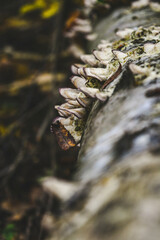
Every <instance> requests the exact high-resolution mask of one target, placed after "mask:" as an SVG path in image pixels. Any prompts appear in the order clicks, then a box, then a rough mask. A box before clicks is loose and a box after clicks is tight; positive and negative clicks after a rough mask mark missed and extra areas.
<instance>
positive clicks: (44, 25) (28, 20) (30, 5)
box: [0, 0, 85, 240]
mask: <svg viewBox="0 0 160 240" xmlns="http://www.w3.org/2000/svg"><path fill="white" fill-rule="evenodd" d="M82 5H83V1H78V0H67V1H63V0H61V1H60V0H14V1H10V0H2V1H1V4H0V23H1V24H0V239H1V240H2V239H3V240H13V239H14V240H15V239H27V240H31V239H34V240H35V239H45V236H46V234H47V231H45V229H43V228H42V227H41V220H42V217H43V215H44V213H45V212H47V211H51V212H54V214H55V215H56V214H57V215H58V214H59V213H58V211H59V208H58V202H57V200H56V199H51V198H50V197H49V196H48V195H47V194H46V193H45V192H44V191H43V189H42V188H41V184H40V181H41V179H42V178H43V177H45V176H56V177H58V178H63V179H71V178H72V173H73V171H74V168H75V163H76V157H77V149H76V148H74V149H71V150H69V151H67V152H63V151H61V149H60V148H59V146H58V145H57V142H56V140H55V137H54V136H53V135H52V134H51V133H50V125H51V122H52V119H53V118H54V117H56V116H57V115H58V114H57V113H56V112H55V110H54V108H53V106H54V105H55V104H58V103H62V101H63V100H62V98H61V97H60V96H59V92H58V89H59V88H60V87H62V86H63V87H64V86H69V84H70V83H69V76H71V72H70V65H71V64H72V63H73V62H75V57H76V56H78V54H77V55H76V56H73V54H72V53H73V51H74V49H75V48H74V46H73V43H72V40H70V39H67V38H66V37H65V35H66V32H67V31H68V29H69V28H70V27H71V26H72V22H73V21H74V18H75V17H77V16H78V15H79V11H80V9H81V7H82ZM80 41H81V40H80ZM80 44H83V45H85V42H83V43H82V42H81V43H80ZM77 49H78V48H77ZM78 51H80V52H82V50H80V49H79V50H76V51H75V52H76V53H77V52H78Z"/></svg>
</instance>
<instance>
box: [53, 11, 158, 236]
mask: <svg viewBox="0 0 160 240" xmlns="http://www.w3.org/2000/svg"><path fill="white" fill-rule="evenodd" d="M159 19H160V16H159V14H158V13H155V12H153V11H151V10H150V9H149V8H145V9H141V10H137V11H135V12H130V13H129V12H127V11H126V9H118V10H116V11H115V12H113V13H112V14H111V15H110V16H109V17H107V18H106V19H103V20H102V21H101V22H100V23H99V24H98V25H97V26H96V27H95V31H96V32H97V33H98V34H99V39H98V41H99V40H100V39H110V40H111V39H115V30H116V29H117V28H119V29H123V28H125V27H137V26H141V25H143V26H151V25H153V24H158V23H159ZM95 45H97V42H94V43H93V44H92V45H90V49H93V48H94V47H95ZM149 61H150V60H149ZM151 61H152V62H153V61H155V63H156V64H157V65H156V68H157V70H158V68H159V67H160V57H159V56H158V57H157V58H156V59H152V60H151ZM159 89H160V88H159V79H155V81H153V82H152V84H150V85H149V86H145V85H143V84H142V85H141V86H135V84H134V77H133V74H132V73H131V71H129V69H128V66H126V67H125V68H124V69H123V71H122V73H121V75H120V77H119V82H118V84H117V86H116V90H115V92H114V94H113V95H112V96H111V97H110V99H109V100H107V101H106V102H105V103H103V104H102V103H101V102H100V101H98V100H97V101H96V102H95V103H93V106H92V109H91V112H90V115H89V117H88V120H87V124H86V127H85V132H84V136H83V140H82V144H81V148H80V153H79V158H78V167H77V172H76V174H75V178H74V180H75V182H76V184H77V191H76V192H75V193H74V194H72V197H69V200H68V199H67V200H66V199H65V201H64V202H63V204H62V207H63V208H62V216H61V217H60V221H59V223H56V225H55V226H56V227H55V229H54V231H53V233H52V234H51V237H50V239H65V240H72V239H74V240H75V239H76V240H81V239H85V240H87V239H88V240H89V239H94V240H98V239H107V240H116V239H119V240H132V239H136V240H144V239H145V240H150V239H152V240H158V239H160V229H159V222H160V202H159V197H160V113H159V109H160V108H159V107H160V97H159V96H160V90H159Z"/></svg>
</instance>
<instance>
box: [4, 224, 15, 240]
mask: <svg viewBox="0 0 160 240" xmlns="http://www.w3.org/2000/svg"><path fill="white" fill-rule="evenodd" d="M15 235H16V230H15V225H14V224H11V223H9V224H8V225H7V226H6V227H5V229H4V230H3V233H2V236H3V238H4V240H13V239H14V238H15Z"/></svg>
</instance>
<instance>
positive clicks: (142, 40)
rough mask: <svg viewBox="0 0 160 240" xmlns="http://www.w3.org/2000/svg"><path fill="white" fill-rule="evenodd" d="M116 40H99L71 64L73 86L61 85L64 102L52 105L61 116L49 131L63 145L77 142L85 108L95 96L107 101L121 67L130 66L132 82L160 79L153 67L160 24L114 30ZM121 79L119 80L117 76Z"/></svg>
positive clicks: (158, 49) (159, 51)
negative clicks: (62, 86)
mask: <svg viewBox="0 0 160 240" xmlns="http://www.w3.org/2000/svg"><path fill="white" fill-rule="evenodd" d="M117 35H118V36H119V37H120V39H119V40H117V41H115V42H113V43H111V42H108V41H106V40H102V41H101V42H100V44H99V45H98V46H97V49H96V50H94V51H93V53H92V54H88V55H87V54H86V55H82V56H81V61H82V62H83V63H82V64H74V65H73V66H72V67H71V69H72V72H73V74H74V75H73V76H72V77H71V82H72V84H73V85H74V87H75V89H72V88H61V89H60V90H59V92H60V94H61V95H62V96H63V97H64V98H65V103H63V104H62V105H59V106H55V108H56V110H57V111H58V113H59V115H60V117H58V118H56V119H55V120H54V121H53V123H52V125H51V131H52V132H54V133H55V134H56V136H57V139H58V143H59V145H60V146H61V147H62V149H64V150H67V149H69V148H70V147H73V146H76V145H78V144H79V143H80V141H81V137H82V134H83V129H84V126H85V122H86V119H87V115H88V112H89V110H90V107H91V104H92V103H93V101H94V100H96V99H98V100H100V101H102V102H104V101H106V100H107V99H108V98H109V97H111V96H112V94H113V93H114V91H115V88H116V86H117V81H116V80H117V79H121V78H123V75H122V74H121V72H122V70H123V69H125V68H126V67H127V66H129V69H130V71H131V72H132V74H133V75H134V77H135V84H136V85H140V84H146V85H147V84H150V83H151V82H152V81H153V80H154V79H158V78H159V79H160V71H159V72H158V71H157V68H155V64H158V63H156V58H157V56H159V54H160V27H156V26H151V27H149V28H143V27H139V28H136V29H124V30H123V31H122V30H121V31H117ZM119 81H120V80H119Z"/></svg>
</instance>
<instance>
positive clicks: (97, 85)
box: [86, 78, 102, 88]
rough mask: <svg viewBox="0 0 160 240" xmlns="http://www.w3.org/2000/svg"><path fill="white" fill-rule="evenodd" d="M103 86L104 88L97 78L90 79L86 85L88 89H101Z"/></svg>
mask: <svg viewBox="0 0 160 240" xmlns="http://www.w3.org/2000/svg"><path fill="white" fill-rule="evenodd" d="M101 86H102V84H101V82H100V81H99V80H97V79H96V78H88V81H87V83H86V87H91V88H100V87H101Z"/></svg>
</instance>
